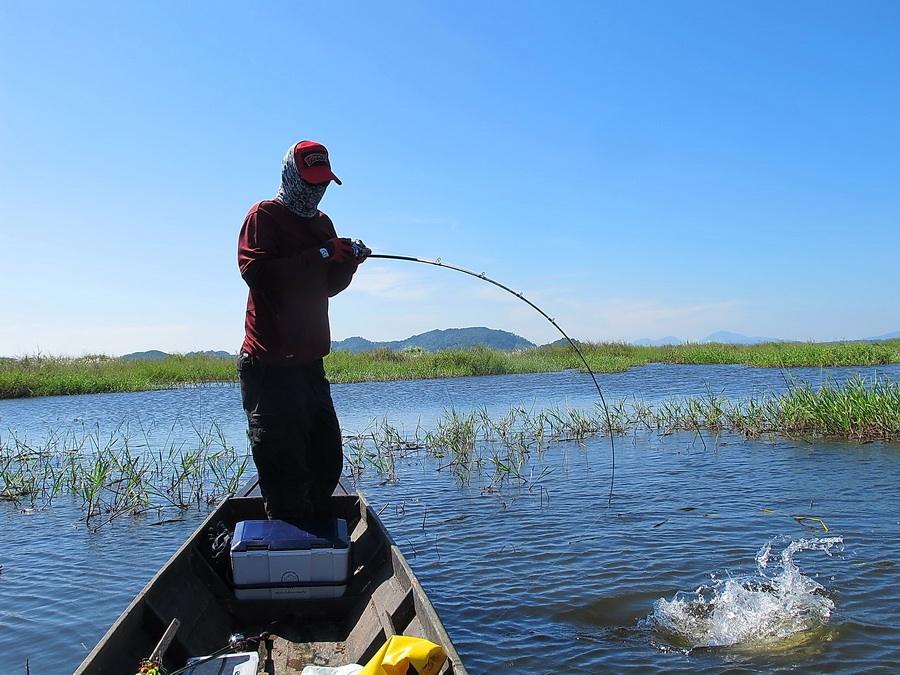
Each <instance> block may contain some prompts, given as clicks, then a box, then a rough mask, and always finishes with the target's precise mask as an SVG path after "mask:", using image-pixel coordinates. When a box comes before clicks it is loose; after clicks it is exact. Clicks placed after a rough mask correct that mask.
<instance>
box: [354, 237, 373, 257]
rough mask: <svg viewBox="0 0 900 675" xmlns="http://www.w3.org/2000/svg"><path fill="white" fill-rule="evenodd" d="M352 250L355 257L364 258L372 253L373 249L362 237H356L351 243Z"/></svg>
mask: <svg viewBox="0 0 900 675" xmlns="http://www.w3.org/2000/svg"><path fill="white" fill-rule="evenodd" d="M350 250H351V251H352V252H353V257H354V258H356V259H357V260H362V259H364V258H368V257H369V256H370V255H372V249H370V248H369V247H368V246H366V245H365V244H364V243H363V241H362V239H354V240H353V241H352V242H351V243H350Z"/></svg>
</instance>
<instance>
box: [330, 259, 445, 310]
mask: <svg viewBox="0 0 900 675" xmlns="http://www.w3.org/2000/svg"><path fill="white" fill-rule="evenodd" d="M434 290H435V289H434V287H433V286H429V285H428V284H425V283H422V281H421V279H420V278H419V277H418V275H416V274H413V273H409V272H404V271H401V270H395V269H389V268H387V267H384V266H381V265H378V264H377V263H376V261H374V260H372V261H369V262H366V263H365V264H364V265H363V266H362V267H360V269H359V271H358V272H357V273H356V276H355V277H354V278H353V283H352V284H351V285H350V288H348V289H347V290H346V291H345V292H344V293H343V294H342V297H343V298H350V297H352V296H354V295H368V296H372V297H374V298H379V299H383V300H400V301H414V300H425V299H427V298H429V297H430V296H432V295H433V293H434Z"/></svg>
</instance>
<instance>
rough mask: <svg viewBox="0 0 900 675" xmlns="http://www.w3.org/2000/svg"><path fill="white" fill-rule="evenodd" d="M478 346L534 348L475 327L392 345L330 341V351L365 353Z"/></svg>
mask: <svg viewBox="0 0 900 675" xmlns="http://www.w3.org/2000/svg"><path fill="white" fill-rule="evenodd" d="M477 346H481V347H489V348H491V349H498V350H501V351H512V350H514V349H527V348H529V347H534V346H535V344H534V343H533V342H529V341H528V340H526V339H525V338H523V337H521V336H519V335H516V334H515V333H509V332H507V331H505V330H495V329H493V328H485V327H484V326H478V327H474V328H446V329H444V330H430V331H428V332H427V333H420V334H419V335H413V336H412V337H408V338H406V339H405V340H394V341H391V342H372V341H371V340H367V339H365V338H362V337H350V338H347V339H346V340H339V341H337V342H332V343H331V350H332V351H348V352H365V351H369V350H370V349H381V348H384V349H392V350H394V351H400V350H401V349H407V348H410V347H418V348H420V349H424V350H425V351H428V352H439V351H442V350H445V349H466V348H467V347H477Z"/></svg>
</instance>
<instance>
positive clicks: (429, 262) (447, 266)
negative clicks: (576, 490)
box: [354, 242, 616, 506]
mask: <svg viewBox="0 0 900 675" xmlns="http://www.w3.org/2000/svg"><path fill="white" fill-rule="evenodd" d="M354 244H355V245H356V242H354ZM362 248H364V245H363V247H361V249H362ZM364 250H365V251H369V253H368V255H366V256H365V257H367V258H380V259H382V260H405V261H406V262H413V263H421V264H422V265H433V266H434V267H443V268H445V269H448V270H453V271H454V272H461V273H462V274H467V275H469V276H470V277H475V278H476V279H481V280H482V281H486V282H487V283H489V284H493V285H494V286H496V287H497V288H501V289H503V290H504V291H506V292H507V293H509V294H511V295H514V296H515V297H517V298H518V299H519V300H521V301H522V302H524V303H525V304H527V305H528V306H529V307H531V308H532V309H533V310H535V311H536V312H537V313H538V314H540V315H541V316H542V317H544V318H545V319H547V321H549V322H550V323H551V324H552V325H553V327H554V328H555V329H556V330H558V331H559V332H560V334H561V335H562V336H563V337H564V338H565V339H566V340H567V341H568V343H569V344H570V345H571V346H572V349H574V350H575V353H576V354H578V357H579V358H580V359H581V362H582V363H583V364H584V367H585V369H586V370H587V371H588V373H589V374H590V376H591V380H593V382H594V386H595V387H596V388H597V393H598V394H599V395H600V403H601V404H602V405H603V414H604V415H605V416H606V427H607V430H608V431H609V448H610V453H611V458H612V468H611V471H610V479H609V498H608V500H607V506H612V496H613V486H614V484H615V480H616V442H615V440H614V438H613V426H612V419H610V416H609V408H608V407H607V405H606V399H605V398H604V396H603V391H602V390H601V389H600V384H599V383H598V382H597V376H596V375H594V371H593V370H591V366H590V365H589V364H588V362H587V359H586V358H584V354H582V352H581V349H579V348H578V344H577V343H576V342H575V341H574V340H573V339H572V338H570V337H569V335H568V334H567V333H566V331H564V330H563V329H562V328H561V327H560V325H559V324H558V323H556V320H555V319H553V317H551V316H550V315H549V314H547V312H545V311H544V310H542V309H541V308H540V307H538V306H537V305H536V304H534V303H533V302H532V301H531V300H529V299H528V298H526V297H525V295H524V294H523V293H522V292H521V291H514V290H513V289H511V288H510V287H509V286H505V285H504V284H501V283H500V282H499V281H496V280H494V279H491V278H490V277H489V276H487V275H486V274H485V273H484V272H481V273H479V272H473V271H472V270H467V269H465V268H464V267H459V266H457V265H451V264H449V263H445V262H443V261H442V260H441V259H440V258H436V259H435V260H429V259H427V258H417V257H415V256H411V255H393V254H388V253H372V252H371V251H370V249H368V248H364ZM355 252H356V249H355V250H354V253H355Z"/></svg>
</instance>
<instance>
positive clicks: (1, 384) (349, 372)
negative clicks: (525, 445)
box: [0, 340, 900, 399]
mask: <svg viewBox="0 0 900 675" xmlns="http://www.w3.org/2000/svg"><path fill="white" fill-rule="evenodd" d="M580 348H581V349H582V351H583V352H584V355H585V358H586V359H587V361H588V363H589V364H590V366H591V369H593V370H594V371H595V372H598V373H611V372H623V371H626V370H629V369H631V368H634V367H637V366H644V365H648V364H651V363H665V364H672V365H743V366H748V367H752V368H803V367H806V368H809V367H821V368H829V367H842V366H844V367H846V366H850V367H852V366H879V365H890V364H896V363H900V340H889V341H884V342H837V343H810V342H771V343H763V344H758V345H730V344H721V343H704V344H686V345H677V346H666V347H638V346H635V345H628V344H622V343H580ZM325 368H326V374H327V376H328V378H329V380H330V381H331V382H332V383H333V384H352V383H358V382H386V381H396V380H425V379H443V378H454V377H473V376H482V375H515V374H525V373H549V372H562V371H565V370H573V369H575V370H584V367H583V364H581V362H580V360H579V359H578V356H577V355H576V354H575V352H574V351H573V350H572V349H571V348H570V347H569V346H567V345H565V346H560V345H553V346H544V347H536V348H533V349H527V350H522V351H516V352H503V351H498V350H493V349H487V348H484V347H475V348H471V349H466V350H452V351H442V352H424V351H406V352H394V351H390V350H387V349H376V350H373V351H369V352H344V351H339V352H333V353H331V354H329V355H328V356H327V357H325ZM235 382H237V370H236V365H235V361H234V359H230V358H223V357H217V356H203V355H192V356H177V355H173V356H167V357H166V358H164V359H157V360H132V361H123V360H121V359H118V358H114V357H109V356H103V355H92V356H83V357H77V358H73V357H52V356H39V357H25V358H22V359H3V360H0V399H16V398H37V397H41V396H66V395H84V394H100V393H115V392H137V391H152V390H156V389H171V388H176V387H179V386H191V385H203V384H216V383H219V384H227V383H235Z"/></svg>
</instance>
